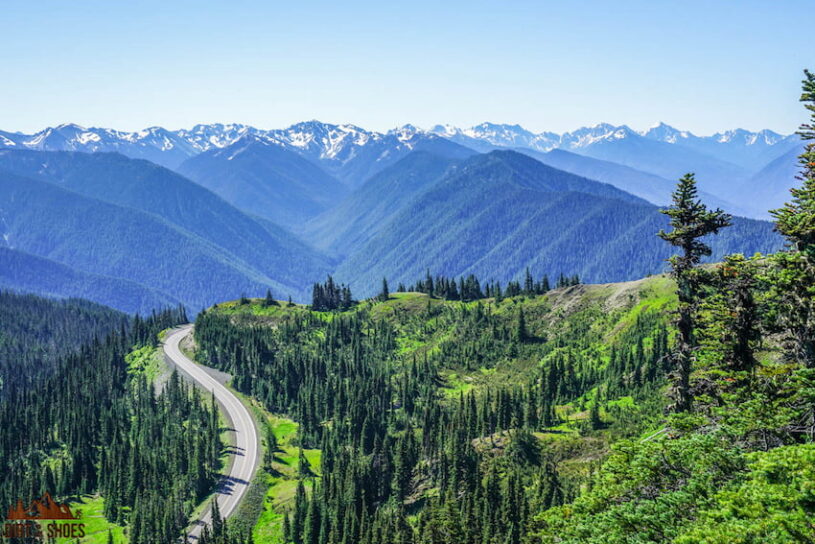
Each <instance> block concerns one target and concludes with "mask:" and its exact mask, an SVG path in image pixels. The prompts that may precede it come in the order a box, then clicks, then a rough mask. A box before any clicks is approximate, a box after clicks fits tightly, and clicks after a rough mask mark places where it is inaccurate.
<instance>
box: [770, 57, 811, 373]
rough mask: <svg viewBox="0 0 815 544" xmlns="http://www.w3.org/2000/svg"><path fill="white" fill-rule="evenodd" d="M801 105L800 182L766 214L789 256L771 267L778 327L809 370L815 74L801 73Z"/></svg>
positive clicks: (780, 256)
mask: <svg viewBox="0 0 815 544" xmlns="http://www.w3.org/2000/svg"><path fill="white" fill-rule="evenodd" d="M804 76H805V77H804V80H803V81H802V86H803V92H802V94H801V102H804V103H805V106H804V107H805V108H806V109H807V110H808V111H809V113H810V122H809V123H804V124H802V125H801V128H800V129H799V131H798V134H799V135H800V136H801V139H803V140H804V141H806V142H807V144H806V145H805V147H804V152H803V153H802V154H801V156H800V157H799V162H800V164H801V174H800V175H799V179H800V180H801V181H802V182H803V183H802V185H801V187H796V188H793V189H791V190H790V192H791V193H792V199H791V200H790V202H788V203H787V204H785V205H784V207H782V208H780V209H778V210H773V211H772V212H771V213H772V215H773V216H774V217H775V220H776V228H777V229H778V232H780V233H781V234H783V235H784V237H786V239H787V241H788V243H789V246H790V249H791V250H792V251H790V252H779V253H778V254H776V255H775V259H774V260H775V262H776V263H777V264H778V265H779V267H780V268H781V269H782V270H783V272H784V273H783V274H780V275H779V277H778V278H776V280H777V282H776V284H777V292H778V299H779V306H780V309H779V315H780V318H781V321H782V323H781V325H782V326H783V328H784V329H785V331H786V333H787V335H788V337H789V340H790V344H791V345H790V349H789V352H790V355H791V357H792V358H795V359H797V360H800V361H803V362H804V363H805V364H806V365H807V366H808V367H815V300H814V299H813V297H812V294H811V286H812V285H813V284H815V74H813V73H812V72H810V71H808V70H805V71H804Z"/></svg>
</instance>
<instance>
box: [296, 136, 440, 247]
mask: <svg viewBox="0 0 815 544" xmlns="http://www.w3.org/2000/svg"><path fill="white" fill-rule="evenodd" d="M454 162H455V161H453V160H452V159H447V158H444V157H440V156H438V155H433V154H432V153H427V152H425V151H414V152H412V153H410V154H409V155H407V156H406V157H405V158H403V159H402V160H400V161H399V162H397V163H396V164H393V165H391V166H389V167H388V168H385V169H384V170H382V171H381V172H379V173H378V174H376V175H374V176H373V177H371V178H370V179H369V180H368V181H366V182H365V183H364V184H363V185H362V186H361V187H359V188H358V189H356V190H355V191H354V192H353V193H351V194H350V195H349V196H348V197H347V198H346V199H344V200H343V201H341V202H340V203H339V204H338V205H337V206H335V207H334V208H331V209H330V210H328V211H327V212H325V213H323V214H321V215H319V216H317V217H315V218H314V219H312V220H311V221H309V223H308V224H307V225H306V228H305V229H304V233H303V235H304V236H305V237H306V239H307V240H309V241H310V242H311V243H312V244H314V246H315V247H317V248H319V249H322V250H325V251H330V252H332V253H335V254H339V255H347V254H348V253H349V252H351V251H352V250H353V249H355V248H357V247H360V246H361V245H362V244H364V243H365V242H367V241H368V240H369V239H370V238H371V237H372V236H374V235H375V234H376V233H377V232H379V230H380V229H381V228H382V227H383V226H384V225H385V224H387V222H388V220H389V219H390V218H392V217H393V216H394V215H396V214H397V213H399V211H400V210H401V209H402V208H403V207H404V206H405V205H407V204H408V203H409V202H410V200H411V199H412V198H413V197H414V196H416V195H417V194H419V193H420V192H422V191H423V190H424V189H426V188H427V187H429V186H430V185H432V184H433V183H434V182H435V181H436V180H438V179H439V177H441V175H442V174H444V172H445V171H446V170H447V169H448V168H450V167H451V165H452V164H454Z"/></svg>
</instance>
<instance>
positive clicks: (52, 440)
mask: <svg viewBox="0 0 815 544" xmlns="http://www.w3.org/2000/svg"><path fill="white" fill-rule="evenodd" d="M0 318H2V321H0V322H2V324H3V328H2V336H1V337H0V363H1V364H0V368H2V369H3V370H4V371H6V370H9V369H11V370H13V371H14V372H15V376H16V377H17V379H14V380H11V381H9V382H7V383H6V384H5V386H6V387H5V389H4V391H3V395H2V398H0V426H2V428H3V429H5V430H7V431H13V432H3V433H2V434H0V512H2V515H3V516H4V517H5V513H6V512H7V511H8V508H9V507H10V506H13V505H16V504H17V503H18V501H22V502H23V503H24V504H26V505H27V504H29V502H30V501H31V500H33V499H36V498H39V497H41V496H43V495H44V494H45V493H49V494H51V495H53V496H54V497H55V498H57V499H59V500H62V501H69V502H77V503H78V504H79V506H80V507H81V506H82V505H83V504H85V502H86V501H87V500H88V497H92V498H93V497H100V499H93V500H94V501H95V503H98V502H99V501H101V502H102V513H103V514H104V517H105V518H106V520H107V523H108V524H109V525H107V527H108V529H104V530H103V533H102V534H94V535H90V534H89V535H88V537H89V538H93V539H94V540H93V541H98V542H104V541H105V539H107V541H108V542H110V541H111V540H112V539H113V538H114V537H113V532H109V531H110V530H111V529H116V534H117V536H116V537H115V541H116V542H119V543H122V542H130V543H131V544H136V543H142V544H154V543H156V542H171V541H173V540H175V539H176V538H177V537H178V536H179V535H180V534H181V533H182V531H183V530H184V528H185V527H186V526H187V523H188V519H189V516H190V514H191V513H192V511H193V509H194V508H195V507H196V506H197V505H198V503H199V502H200V501H201V500H203V499H204V497H206V496H207V495H208V494H209V493H210V491H211V489H212V487H213V485H214V482H215V479H216V477H217V476H218V474H219V469H220V463H221V446H222V445H221V441H220V433H221V426H220V423H219V418H218V410H217V408H216V406H214V404H213V403H212V402H211V401H210V400H208V399H206V398H202V397H201V395H200V394H199V393H198V392H197V391H196V390H193V389H191V388H190V387H189V386H187V385H185V384H184V383H183V382H181V381H180V380H179V378H178V377H177V376H176V375H175V374H172V375H169V376H167V378H166V381H164V382H163V384H162V386H161V387H160V388H159V387H154V384H153V383H151V381H152V380H153V379H154V378H156V375H155V370H154V368H155V365H156V364H157V363H155V362H153V358H154V356H155V355H154V353H155V346H156V343H157V340H158V334H159V332H160V331H162V330H164V329H166V328H168V327H171V326H173V325H175V324H177V323H180V322H184V321H186V316H185V314H184V312H183V310H177V311H176V310H173V311H164V312H160V313H155V314H153V315H152V316H151V317H149V318H147V319H140V318H138V317H137V318H134V319H131V318H125V316H124V315H122V314H120V313H118V312H114V311H112V310H109V309H105V308H102V307H99V306H97V305H94V304H90V303H87V302H81V301H66V302H54V301H46V300H42V299H38V298H37V297H32V296H19V295H9V294H2V295H0ZM7 335H8V338H6V336H7ZM56 342H59V343H61V345H60V346H56V345H55V343H56ZM80 346H81V347H80ZM29 364H30V365H37V366H39V367H40V370H38V369H37V368H29V367H28V365H29ZM23 365H26V366H23ZM44 370H48V371H47V372H45V371H44ZM23 376H24V377H23ZM159 391H160V392H159ZM83 521H85V522H86V526H87V523H89V521H88V519H84V518H83ZM94 524H95V526H98V524H99V522H98V521H96V520H94ZM122 526H124V527H125V528H124V530H123V529H122ZM102 527H104V525H102Z"/></svg>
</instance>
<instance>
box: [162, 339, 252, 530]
mask: <svg viewBox="0 0 815 544" xmlns="http://www.w3.org/2000/svg"><path fill="white" fill-rule="evenodd" d="M192 328H193V326H192V325H184V326H183V327H179V328H177V329H174V330H173V331H171V332H170V334H169V335H168V336H167V338H166V339H165V341H164V353H165V355H166V356H167V358H168V359H169V360H170V361H171V362H172V363H173V364H174V365H176V366H177V367H178V368H179V369H180V370H181V371H182V372H184V373H185V374H187V376H189V377H190V378H191V379H192V380H193V381H195V382H196V383H197V384H198V385H199V386H200V387H201V388H202V389H204V390H206V391H211V392H212V393H213V394H214V395H215V400H217V401H218V402H219V403H220V405H221V407H222V408H223V411H224V413H225V416H226V417H227V419H228V420H229V421H230V425H231V428H232V433H231V434H232V437H233V441H232V446H231V448H230V451H231V463H230V464H231V466H230V468H229V472H228V474H226V475H224V476H223V477H222V478H221V480H220V481H219V482H218V486H217V488H216V491H215V493H216V495H215V497H217V500H218V508H219V510H220V511H221V517H224V518H226V517H229V516H230V515H231V514H233V513H234V512H235V510H236V509H237V507H238V505H239V504H240V502H241V500H242V499H243V497H244V495H245V494H246V491H247V490H248V489H249V484H250V483H251V481H252V478H253V477H254V475H255V471H256V470H257V467H258V462H259V460H260V457H259V454H258V452H259V448H258V433H257V429H256V428H255V422H254V420H253V419H252V416H251V415H250V414H249V410H247V409H246V407H245V406H244V405H243V403H242V402H241V401H240V399H238V397H236V396H235V394H234V393H232V392H231V391H230V390H229V389H227V388H226V387H224V386H223V385H221V384H220V383H219V382H218V381H216V380H215V379H214V378H213V377H212V376H210V375H209V374H208V373H207V372H206V371H205V370H204V369H203V367H201V366H200V365H198V364H196V363H194V362H192V361H191V360H190V359H189V358H188V357H187V356H186V355H184V353H183V352H182V351H181V349H180V347H179V344H180V342H181V340H183V339H184V337H186V336H187V335H188V334H190V333H191V332H192ZM211 521H212V508H211V506H209V505H208V506H207V508H206V510H205V511H204V512H203V514H202V515H201V516H200V517H199V518H198V519H196V520H192V522H191V525H190V529H189V531H188V540H189V541H191V542H196V541H197V540H198V537H199V536H200V534H201V532H202V531H203V529H204V526H205V525H210V524H211Z"/></svg>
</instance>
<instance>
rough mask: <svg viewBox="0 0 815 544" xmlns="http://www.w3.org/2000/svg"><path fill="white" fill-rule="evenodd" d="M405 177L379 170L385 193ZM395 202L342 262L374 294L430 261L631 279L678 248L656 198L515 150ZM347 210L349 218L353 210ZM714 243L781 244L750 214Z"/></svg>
mask: <svg viewBox="0 0 815 544" xmlns="http://www.w3.org/2000/svg"><path fill="white" fill-rule="evenodd" d="M397 166H402V167H405V168H410V167H411V166H415V163H410V162H405V161H403V162H401V163H399V164H398V165H397ZM418 167H419V168H424V167H423V166H421V165H419V166H418ZM383 175H384V172H383ZM401 176H402V177H407V176H406V174H405V173H402V174H401ZM398 179H399V177H396V176H393V175H392V174H391V175H390V176H388V177H383V178H379V181H380V182H382V187H381V188H380V190H379V191H378V192H383V193H385V194H387V191H388V184H392V183H396V182H397V181H398ZM387 200H388V199H387V198H386V201H387ZM388 211H389V214H388V215H386V216H385V217H384V219H386V221H383V223H382V224H380V225H378V226H377V230H376V231H375V232H370V230H369V231H368V232H369V233H370V234H369V235H368V236H369V237H368V239H366V238H365V237H360V238H357V239H356V241H358V242H360V244H359V245H358V246H356V247H354V248H353V251H351V252H350V254H349V255H348V257H347V258H346V259H345V260H343V261H342V262H341V263H340V265H339V266H338V268H337V271H336V276H337V277H338V278H340V279H341V280H343V281H345V282H347V283H349V284H350V285H351V286H352V287H353V288H354V290H355V291H356V292H358V293H360V294H362V295H364V296H369V295H373V294H375V293H374V291H373V288H374V286H376V285H377V284H378V282H379V280H380V279H381V278H382V277H387V278H389V279H390V280H392V281H393V282H404V283H409V282H411V281H413V280H415V279H416V278H417V277H420V276H421V275H423V274H424V272H425V270H426V269H428V268H429V269H430V270H432V271H433V272H434V273H439V274H443V275H447V276H466V275H468V274H475V275H476V276H478V277H480V278H482V279H492V280H497V281H501V282H503V283H506V282H507V281H510V280H513V279H519V278H520V277H521V276H522V274H523V272H524V270H525V269H526V268H527V267H528V268H530V269H532V271H533V272H534V273H535V274H536V275H543V274H548V275H549V276H552V277H555V276H557V275H558V274H560V273H565V274H574V273H577V274H579V275H580V277H581V278H583V279H584V280H586V281H588V282H606V281H622V280H628V279H636V278H641V277H643V276H645V275H648V274H655V273H660V272H662V271H664V270H665V259H666V258H668V257H669V256H670V255H671V250H670V248H669V247H668V246H667V245H665V244H663V243H662V242H660V241H659V240H658V239H657V238H656V237H655V236H654V235H653V234H654V233H655V232H656V231H658V230H659V229H660V228H662V227H664V225H665V218H664V217H663V216H662V215H661V214H660V213H659V210H658V208H656V207H655V206H653V205H651V204H649V203H647V202H645V201H643V200H642V199H640V198H638V197H635V196H633V195H631V194H629V193H626V192H624V191H621V190H620V189H617V188H616V187H614V186H612V185H608V184H605V183H599V182H596V181H592V180H589V179H586V178H582V177H579V176H575V175H573V174H569V173H567V172H564V171H562V170H556V169H554V168H551V167H549V166H546V165H544V164H542V163H540V162H538V161H536V160H534V159H532V158H530V157H527V156H525V155H522V154H519V153H515V152H512V151H494V152H492V153H489V154H486V155H478V156H476V157H473V158H472V159H469V160H467V161H464V162H462V163H460V164H459V166H458V167H457V168H451V169H450V170H448V171H446V173H445V175H443V176H442V177H441V178H439V179H437V180H436V182H435V183H432V184H430V185H429V186H427V188H426V189H424V190H423V191H421V192H420V193H418V194H417V195H416V196H415V197H414V198H412V199H408V200H404V201H401V202H399V203H397V204H395V205H394V206H392V208H391V209H390V210H388ZM342 217H343V220H344V224H348V221H349V220H350V218H345V217H344V216H342ZM318 219H321V218H318ZM315 221H316V220H315ZM352 224H354V223H352ZM328 230H329V229H323V232H327V231H328ZM342 231H343V225H341V224H338V223H334V224H333V232H342ZM346 239H347V238H346ZM315 243H319V242H317V241H315ZM710 243H711V244H712V245H713V248H714V253H713V255H712V259H714V260H715V259H720V258H721V257H722V256H723V255H725V254H727V253H731V252H733V251H741V252H744V253H746V254H748V255H752V254H753V253H755V252H769V251H774V250H775V249H778V248H779V247H780V246H781V240H780V237H778V236H777V234H775V233H774V232H773V229H772V224H771V223H769V222H763V221H755V220H750V219H742V218H739V219H738V220H736V221H735V226H734V227H733V228H732V229H729V230H728V231H724V232H723V233H722V236H720V237H718V238H715V239H713V240H711V241H710Z"/></svg>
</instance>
